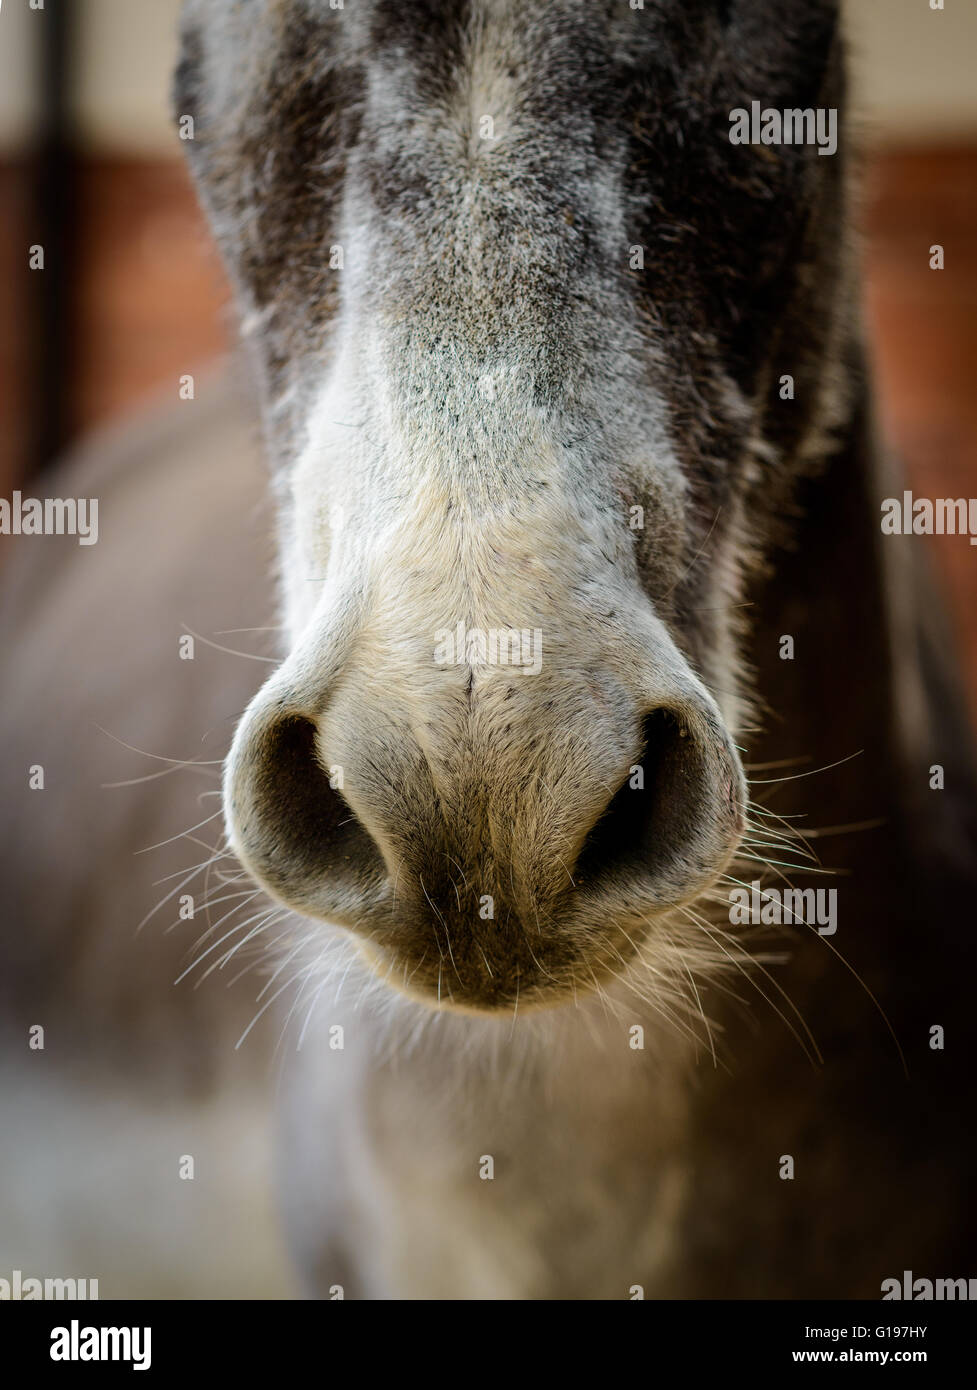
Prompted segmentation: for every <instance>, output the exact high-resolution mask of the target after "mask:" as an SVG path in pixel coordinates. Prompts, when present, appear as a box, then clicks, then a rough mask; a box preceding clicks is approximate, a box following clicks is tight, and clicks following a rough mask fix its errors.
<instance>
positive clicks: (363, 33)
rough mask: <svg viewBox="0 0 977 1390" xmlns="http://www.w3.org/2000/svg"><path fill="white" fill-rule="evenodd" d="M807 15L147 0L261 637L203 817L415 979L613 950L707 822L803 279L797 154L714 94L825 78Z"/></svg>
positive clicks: (741, 665)
mask: <svg viewBox="0 0 977 1390" xmlns="http://www.w3.org/2000/svg"><path fill="white" fill-rule="evenodd" d="M835 9H836V6H835V4H834V3H831V2H830V0H725V3H724V2H723V0H643V3H637V0H635V3H634V4H629V3H628V0H598V3H595V2H594V0H411V3H404V0H345V3H343V0H188V3H187V6H186V11H185V16H184V24H183V58H182V61H181V63H180V67H179V71H178V76H177V86H176V108H177V111H178V113H179V114H180V115H191V116H192V117H193V139H192V140H188V142H187V149H188V151H189V155H190V159H191V163H192V167H193V171H194V174H195V177H196V179H197V182H198V185H199V188H200V192H201V196H202V199H203V201H204V203H205V206H206V208H207V210H208V213H209V215H210V218H211V221H212V224H213V226H214V229H215V232H216V235H217V237H218V240H219V243H220V245H221V248H222V251H223V254H224V257H225V260H226V263H227V265H228V267H229V270H230V273H231V276H232V279H233V282H234V285H235V288H236V293H237V296H238V299H239V304H240V308H241V317H242V324H243V332H244V335H245V337H246V339H247V340H248V341H249V343H250V346H251V348H252V350H253V355H254V358H255V362H256V367H257V378H258V380H259V382H260V385H261V392H262V407H263V418H264V425H265V433H266V438H267V444H268V449H269V453H270V455H271V457H272V462H273V464H274V468H275V474H276V478H277V480H278V482H277V487H278V495H279V505H280V511H281V523H280V532H281V557H282V558H281V566H282V577H283V597H284V608H285V618H286V627H287V633H288V650H287V654H286V655H285V659H284V662H283V664H282V665H281V666H280V667H279V668H278V669H277V670H276V671H275V673H274V674H273V676H272V677H271V679H270V680H269V681H268V682H267V684H266V685H265V686H264V688H263V689H262V690H261V692H260V693H259V694H258V696H257V697H256V698H255V700H254V701H253V703H252V705H251V706H250V708H249V709H248V711H247V712H246V714H245V716H244V718H243V720H242V722H241V724H240V727H239V729H238V731H237V735H236V738H235V742H234V746H233V749H232V752H231V755H230V758H229V761H228V765H227V772H226V782H225V801H226V815H227V822H228V827H229V833H230V839H231V843H232V844H233V846H234V848H235V850H236V851H237V853H238V854H239V856H240V858H241V859H242V861H243V862H244V864H245V865H246V866H247V867H248V868H249V869H250V870H251V871H252V872H253V873H254V875H255V876H256V877H257V879H258V880H259V881H260V882H261V883H262V884H263V885H264V886H266V887H267V888H268V889H269V890H270V891H271V893H272V894H274V895H275V896H276V897H278V898H279V899H281V900H282V901H284V902H285V903H286V904H288V905H290V906H292V907H294V908H295V909H296V910H297V911H299V912H300V913H301V914H303V915H304V916H306V917H308V918H312V919H319V920H321V921H323V922H328V923H331V924H335V925H337V926H339V927H342V928H345V929H347V930H348V931H349V932H350V933H352V934H353V935H354V936H355V938H356V939H357V941H358V942H359V943H360V945H361V947H362V949H363V951H364V952H365V954H366V955H367V957H368V958H369V960H370V961H371V963H372V965H373V966H374V967H375V969H376V970H377V971H378V973H379V974H380V975H381V976H383V977H384V978H387V979H389V981H390V983H391V984H392V985H394V986H396V987H399V988H401V989H405V990H407V991H408V992H409V993H411V994H413V995H415V996H418V997H421V998H423V999H424V1000H426V1001H427V1002H429V1003H431V1004H437V1003H438V1002H439V1001H440V1003H441V1004H443V1005H445V1006H447V1007H452V1006H453V1007H457V1008H462V1009H475V1010H481V1011H492V1010H497V1009H501V1008H506V1009H511V1008H512V1007H513V1005H514V1004H518V1006H519V1007H520V1008H523V1007H525V1006H532V1005H534V1004H535V1005H542V1004H549V1003H554V1002H559V1001H560V1000H562V999H564V998H566V997H567V996H569V995H570V994H571V992H572V991H575V990H577V989H581V990H585V989H587V988H589V987H592V986H593V985H594V983H595V982H600V981H601V980H602V979H604V978H606V977H608V976H609V975H612V974H616V973H620V972H621V971H622V970H626V969H628V968H634V967H635V965H636V964H637V959H636V958H640V959H642V960H653V959H654V956H655V952H656V950H660V951H661V952H663V953H665V952H666V951H667V950H671V949H674V944H675V942H676V941H678V942H679V943H681V931H680V929H679V927H678V926H676V921H677V920H678V919H677V917H676V909H678V908H680V907H681V906H682V905H684V904H687V903H689V902H690V901H691V900H692V899H694V898H695V897H696V896H697V895H699V894H701V893H702V892H704V891H705V890H706V889H708V888H709V887H710V885H712V884H713V883H714V882H715V881H716V879H717V877H718V875H720V874H721V873H722V871H723V869H724V867H725V866H726V864H727V862H728V861H729V859H730V857H731V855H732V854H733V853H734V852H735V849H736V846H737V844H738V842H739V839H740V836H741V834H742V832H743V825H744V805H745V791H744V779H743V774H742V770H741V767H740V763H739V759H738V755H737V750H736V747H735V746H734V743H733V735H734V734H735V733H736V731H737V728H742V720H743V711H744V710H745V709H747V708H749V702H750V698H751V695H750V691H749V687H748V675H747V672H746V670H745V662H744V660H743V659H742V657H741V653H740V648H741V645H742V643H743V639H744V627H743V613H744V611H745V610H746V598H745V594H746V593H747V585H748V584H749V581H750V578H751V576H752V575H753V574H755V573H757V571H758V568H759V567H762V566H763V565H764V564H765V557H766V556H767V555H768V553H769V549H770V546H771V544H772V542H773V540H774V539H775V536H776V528H777V522H778V518H779V517H780V516H781V515H782V514H783V512H784V511H785V509H786V507H787V505H788V502H789V498H790V494H791V487H792V481H793V479H794V477H796V475H797V474H798V473H799V472H801V471H802V470H804V469H809V468H810V467H811V466H812V464H813V463H814V462H815V461H816V460H817V458H818V457H819V456H820V454H822V453H823V451H824V449H825V447H826V444H825V440H826V430H825V424H826V421H827V418H828V412H829V409H833V408H834V405H832V402H834V404H835V405H836V401H835V395H836V393H835V392H834V387H833V383H832V381H831V379H830V372H829V370H828V367H829V365H830V362H831V360H832V358H833V357H835V356H837V353H838V351H839V349H840V348H841V347H843V346H844V342H843V341H841V337H840V335H841V334H843V333H845V332H846V329H845V322H846V313H845V304H846V296H845V293H844V287H843V284H842V279H843V277H842V273H841V266H842V257H841V252H840V250H839V247H840V243H841V241H842V240H843V238H842V235H841V234H842V232H843V199H842V182H843V181H842V177H841V173H840V164H841V159H840V156H839V155H835V156H834V157H832V158H821V157H820V156H819V151H818V148H817V147H816V146H812V145H806V146H805V145H800V144H798V145H780V146H776V145H772V144H762V143H761V144H750V143H743V144H735V143H732V142H731V139H730V132H731V128H732V127H731V112H733V111H736V110H738V109H740V108H744V109H750V107H751V103H752V102H753V101H759V102H760V103H761V105H762V106H763V107H764V108H772V109H788V108H792V109H793V108H798V109H799V108H815V107H819V108H824V107H831V108H837V106H838V105H839V99H840V81H841V79H840V76H839V73H840V59H839V54H838V48H837V35H836V14H835ZM784 375H789V376H790V377H791V379H792V381H793V383H794V389H793V391H792V393H790V395H791V397H792V398H791V399H785V392H784V389H783V387H782V384H781V378H782V377H783V376H784ZM693 930H694V929H693V928H692V927H691V926H689V927H687V928H686V931H687V932H688V933H689V935H690V936H691V933H692V932H693Z"/></svg>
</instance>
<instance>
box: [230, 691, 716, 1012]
mask: <svg viewBox="0 0 977 1390" xmlns="http://www.w3.org/2000/svg"><path fill="white" fill-rule="evenodd" d="M512 703H513V702H512V701H509V702H507V704H509V705H511V704H512ZM514 703H515V707H514V708H513V709H512V710H511V718H509V719H508V722H507V723H506V724H505V725H504V726H503V725H498V726H494V727H492V728H491V729H490V735H489V736H487V737H486V739H485V741H484V742H483V743H482V744H481V745H476V744H472V745H470V746H469V747H467V748H465V747H463V746H462V745H463V744H464V739H463V737H462V734H461V727H460V724H459V726H458V727H456V728H450V727H449V726H450V725H451V723H452V718H451V715H450V714H445V715H444V716H443V721H442V722H443V725H444V727H442V728H440V729H432V730H429V731H428V735H427V737H428V739H429V740H430V742H429V743H428V746H426V747H425V748H424V749H423V751H422V748H421V744H420V742H419V741H418V740H417V738H416V737H414V736H413V735H412V733H411V731H410V730H409V728H407V727H401V728H395V727H394V726H393V725H392V724H389V723H385V722H384V719H385V717H387V718H389V716H384V715H383V714H382V713H381V710H380V708H379V707H376V708H374V709H372V710H371V709H370V708H369V707H368V705H367V703H366V697H365V696H362V698H361V696H360V695H357V696H356V697H354V698H352V699H349V700H347V702H346V703H344V704H343V705H342V706H341V710H340V712H339V713H338V714H337V713H332V714H330V715H327V716H312V717H310V715H309V714H308V713H307V712H303V711H302V710H301V709H300V708H298V707H297V706H296V705H295V704H294V703H290V702H289V700H288V699H287V698H285V699H283V698H281V696H280V695H278V694H276V695H274V696H273V697H272V698H270V699H268V698H262V697H261V696H259V697H258V699H257V701H256V702H255V704H254V705H253V706H252V708H251V709H250V710H249V712H248V713H247V714H246V716H245V718H244V720H243V721H242V725H241V727H240V728H239V730H238V734H237V737H236V739H235V744H234V748H233V749H232V753H231V757H230V759H229V762H228V768H227V773H226V787H225V803H226V810H227V819H228V825H229V830H230V836H231V840H232V843H233V845H234V848H235V850H236V851H237V853H238V854H239V856H240V857H241V859H242V860H243V862H244V863H245V864H246V866H247V867H248V868H249V869H250V870H251V871H252V872H253V873H254V874H255V876H256V877H257V878H258V879H259V880H260V881H261V882H262V883H263V884H264V885H265V886H266V887H267V888H268V889H270V890H271V891H272V892H273V893H274V894H275V895H276V896H277V897H279V898H280V899H282V900H283V901H284V902H286V903H287V904H288V905H290V906H292V907H293V908H295V909H296V910H298V911H299V912H301V913H303V914H305V915H308V916H312V917H317V918H320V919H322V920H324V921H327V922H332V923H335V924H337V925H340V926H345V927H347V928H350V929H351V930H353V931H355V932H358V933H360V934H362V935H363V936H364V937H367V938H369V940H370V941H371V943H372V944H373V946H374V947H375V948H377V950H378V951H379V953H380V955H381V956H383V957H384V958H385V959H386V960H387V961H388V964H390V965H391V967H393V966H394V965H396V970H393V969H391V971H390V975H391V980H392V982H394V983H396V982H397V980H396V978H395V976H400V975H402V976H407V975H408V973H409V974H410V976H411V978H412V979H413V980H414V988H415V990H416V989H421V990H422V992H423V990H424V989H425V988H426V987H427V988H429V992H431V993H433V991H434V988H435V984H434V976H435V974H438V969H437V967H438V961H439V958H447V956H448V955H450V960H451V976H452V978H451V981H450V983H449V984H448V985H447V990H448V992H449V993H450V995H451V998H452V999H453V1000H455V1001H456V1002H457V1000H458V998H460V999H462V1000H463V1001H467V1002H468V1003H473V1004H475V1005H476V1006H477V1007H492V1006H496V1005H500V1004H504V1003H506V1002H507V1001H508V1000H510V999H511V998H512V996H513V992H515V993H516V994H518V992H519V991H520V990H522V995H523V997H527V996H529V997H531V995H532V993H533V989H534V988H535V989H536V991H537V993H538V994H539V996H540V998H542V997H543V996H544V995H546V994H547V993H553V992H554V988H551V986H553V982H556V981H559V980H564V979H566V978H569V974H568V971H569V972H570V973H572V971H573V969H574V968H575V958H576V956H577V955H579V953H580V952H581V951H583V950H585V949H587V950H589V949H591V947H592V946H593V944H594V943H595V942H598V943H599V942H600V941H601V940H604V939H605V938H606V940H607V942H608V943H610V942H611V941H612V940H613V941H614V942H615V943H616V944H615V945H614V950H615V952H616V953H617V956H618V959H619V958H620V941H621V940H623V939H624V936H626V937H627V939H628V940H630V939H631V929H633V926H634V924H635V923H636V922H637V923H642V922H643V923H647V922H648V920H649V917H650V915H651V914H653V913H655V912H660V911H661V910H662V909H664V908H668V907H670V906H674V905H676V904H679V903H682V902H683V901H685V900H687V899H689V898H690V897H692V896H693V895H694V894H695V893H696V892H698V891H700V890H701V889H702V888H703V887H704V886H705V885H706V884H707V883H709V882H710V881H711V880H712V879H713V878H714V877H715V875H716V874H717V873H718V872H719V871H720V870H721V869H722V867H723V865H724V864H725V862H726V860H727V859H728V857H729V855H730V854H731V852H732V850H733V848H734V846H735V843H736V841H737V839H738V836H739V834H740V831H741V825H742V806H743V782H742V773H741V771H740V769H739V765H738V761H737V758H736V753H735V750H734V748H733V746H732V744H731V742H730V739H729V736H728V734H727V733H726V732H725V730H724V728H723V726H722V722H721V719H720V717H719V715H718V711H717V710H716V709H715V707H714V706H713V705H712V704H711V702H710V701H709V699H708V696H706V695H705V694H704V692H701V691H699V690H696V689H695V688H694V687H693V686H692V685H690V684H689V683H685V684H684V686H683V687H682V688H680V689H677V690H676V691H675V692H673V693H672V695H671V697H670V698H668V699H660V700H659V701H658V702H657V703H654V704H653V705H652V706H651V707H650V708H647V709H646V710H645V711H642V709H641V708H640V706H638V705H636V704H634V703H633V702H631V701H629V700H625V699H623V698H621V699H619V700H617V701H616V702H615V701H611V700H607V699H604V700H601V701H600V702H599V704H598V706H596V707H592V708H590V709H589V710H588V709H585V708H583V707H581V706H580V705H577V706H574V707H572V710H571V712H567V711H564V712H563V714H562V717H561V718H560V719H558V720H554V719H553V717H552V710H550V711H547V709H546V708H545V706H546V704H547V703H549V704H550V705H552V704H553V703H554V702H553V701H552V700H550V701H549V702H547V701H545V700H544V701H542V706H543V707H542V708H540V707H539V705H540V702H539V701H538V700H537V698H536V697H535V696H534V695H533V693H532V690H531V687H530V684H529V683H526V684H525V685H523V686H521V687H519V689H518V692H517V695H516V698H515V702H514ZM454 708H455V713H456V714H457V716H458V719H459V721H460V720H461V718H462V714H463V711H464V706H463V705H462V704H461V703H460V702H459V703H458V705H457V706H456V707H454ZM520 715H521V716H522V717H520ZM492 734H494V735H495V737H494V738H493V737H492V736H491V735H492ZM438 735H440V736H441V737H442V740H443V745H444V747H446V748H447V747H450V748H453V749H454V750H455V752H456V754H457V756H456V758H455V760H454V762H453V763H451V764H450V766H448V767H447V771H446V770H445V769H444V768H442V770H441V775H440V777H439V776H438V775H436V773H435V772H432V763H434V764H436V762H437V759H436V757H435V756H434V755H433V754H432V751H431V750H432V747H434V746H436V743H437V737H438ZM469 736H470V735H469ZM327 747H328V748H331V749H332V753H333V754H334V758H333V756H331V755H330V753H329V752H328V751H325V749H326V748H327ZM625 922H626V923H627V924H629V929H628V930H627V931H625V933H624V936H621V931H622V930H623V929H624V923H625ZM587 942H589V943H590V945H589V946H585V943H587ZM436 948H437V949H436ZM401 966H403V967H404V968H403V970H401ZM432 972H433V973H432ZM437 989H438V993H439V996H440V995H441V993H442V982H441V978H440V974H438V979H437ZM555 992H557V993H558V992H559V991H558V990H556V991H555Z"/></svg>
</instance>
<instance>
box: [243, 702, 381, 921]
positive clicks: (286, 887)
mask: <svg viewBox="0 0 977 1390" xmlns="http://www.w3.org/2000/svg"><path fill="white" fill-rule="evenodd" d="M337 774H339V775H338V776H337ZM340 782H341V770H339V769H331V770H327V769H326V768H325V767H323V765H322V763H321V761H320V759H319V756H318V753H317V750H316V728H315V725H314V724H312V723H311V721H309V720H308V719H306V718H304V717H302V716H299V715H295V714H284V715H283V714H279V715H278V716H277V717H274V718H272V719H269V720H258V721H257V722H256V727H255V728H254V729H253V730H252V732H251V733H250V736H249V737H248V738H247V739H246V740H245V742H244V745H243V746H242V747H241V748H240V749H239V750H237V751H236V752H235V753H232V760H231V768H230V775H229V784H228V791H227V807H228V819H229V822H230V824H231V827H232V832H233V839H234V842H235V848H236V849H237V851H238V853H239V854H240V855H241V857H242V859H243V860H244V861H245V862H246V863H247V865H248V867H249V868H251V870H252V871H253V872H254V873H255V874H256V875H257V876H258V877H259V878H260V879H261V880H262V881H263V882H264V884H265V885H266V886H267V887H268V888H270V889H271V890H272V892H274V893H277V894H278V895H279V896H280V897H282V898H284V899H285V900H286V901H287V902H288V903H289V904H290V905H292V906H294V907H296V908H299V909H300V910H307V911H316V912H321V911H324V910H325V907H326V905H325V901H324V900H325V899H326V898H328V899H329V900H330V902H331V903H332V904H337V903H338V904H339V906H335V905H332V906H330V907H329V909H328V910H329V911H331V912H332V913H333V914H334V915H336V914H338V913H339V912H341V911H342V907H341V904H342V901H343V899H344V897H346V896H347V894H348V890H349V889H350V888H351V887H352V886H353V885H354V884H355V883H357V882H358V881H360V880H361V879H363V878H364V877H372V878H374V879H378V878H379V877H381V876H382V875H383V873H384V869H383V862H382V859H381V856H380V853H379V850H378V849H377V847H376V845H375V843H374V841H373V839H372V837H371V836H370V835H369V834H368V833H367V831H366V830H364V828H363V827H362V825H361V824H360V822H359V820H358V819H357V817H356V815H355V814H354V812H353V811H352V810H351V808H350V806H349V804H348V802H347V801H346V800H345V798H344V797H343V795H342V791H341V790H340ZM354 896H355V895H354ZM337 920H339V917H338V915H337Z"/></svg>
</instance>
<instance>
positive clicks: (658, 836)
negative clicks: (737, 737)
mask: <svg viewBox="0 0 977 1390" xmlns="http://www.w3.org/2000/svg"><path fill="white" fill-rule="evenodd" d="M700 723H701V721H700V720H699V719H697V718H692V719H690V718H687V717H685V716H683V715H682V714H681V713H680V712H678V711H673V710H669V709H655V710H652V711H651V712H650V713H649V714H647V715H646V716H645V718H644V722H643V726H642V734H643V751H642V753H641V756H640V758H639V759H638V760H637V762H635V763H634V764H632V766H631V768H630V769H629V771H628V773H627V776H626V777H625V779H624V782H623V783H622V785H621V787H620V788H619V789H618V791H617V792H616V794H615V795H614V797H613V798H612V800H611V801H610V803H609V804H608V806H607V809H606V810H605V812H604V814H603V815H602V816H601V818H600V820H599V821H598V822H597V824H596V825H595V826H594V828H593V830H592V831H591V832H590V835H589V836H588V838H587V841H586V843H585V845H584V848H583V851H582V852H581V854H580V857H579V859H578V860H577V870H576V873H575V875H574V876H575V877H576V878H577V879H578V881H579V882H581V883H584V882H588V881H589V882H591V883H593V882H594V881H595V880H597V879H598V878H602V879H606V877H607V876H608V875H609V874H618V875H624V876H626V877H631V876H640V877H641V878H642V879H644V880H645V881H646V882H647V883H648V884H650V885H653V887H654V894H655V896H656V897H660V899H661V900H662V901H668V900H672V899H675V898H681V897H684V896H685V894H686V893H687V892H688V891H689V889H690V888H691V887H692V886H694V885H695V884H696V883H697V882H699V881H700V880H702V879H703V878H705V877H708V876H710V875H711V874H712V873H714V872H716V871H717V870H718V868H719V867H721V864H722V862H723V860H724V859H725V857H726V855H727V854H728V852H729V850H730V849H731V847H732V843H733V841H734V839H735V837H736V834H737V831H738V815H739V812H738V806H735V805H734V806H732V807H731V805H730V798H729V788H730V787H731V786H734V785H735V782H736V773H735V770H734V767H733V764H732V760H731V757H730V753H729V750H728V749H727V748H726V747H725V746H724V745H723V744H722V743H721V741H720V740H718V739H714V738H712V737H710V736H709V734H708V733H707V732H706V731H705V730H704V729H701V728H699V727H698V725H699V724H700ZM734 800H735V797H734Z"/></svg>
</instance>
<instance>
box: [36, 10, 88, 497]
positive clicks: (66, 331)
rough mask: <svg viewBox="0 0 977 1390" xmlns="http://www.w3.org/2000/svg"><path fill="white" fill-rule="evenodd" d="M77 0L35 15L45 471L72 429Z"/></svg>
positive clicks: (39, 401) (39, 414) (40, 439)
mask: <svg viewBox="0 0 977 1390" xmlns="http://www.w3.org/2000/svg"><path fill="white" fill-rule="evenodd" d="M76 4H77V0H47V4H46V5H45V7H44V9H43V10H41V11H37V12H36V13H35V18H36V20H37V22H38V24H39V25H40V27H41V35H40V44H39V69H38V75H39V83H38V85H39V88H40V108H41V109H40V116H39V128H38V141H37V147H36V152H35V157H34V167H33V181H32V182H33V188H32V199H31V202H32V216H31V220H30V226H31V237H30V239H31V242H32V243H35V242H36V243H40V244H41V245H42V246H43V247H44V270H43V271H33V272H32V273H31V290H32V295H31V318H32V321H33V330H34V331H33V353H32V358H33V361H32V374H31V377H32V379H31V387H30V390H31V394H30V400H31V428H30V432H29V446H28V449H29V452H28V467H29V468H30V469H31V470H32V471H34V472H36V471H38V470H40V469H42V468H44V467H45V466H46V465H47V464H48V463H50V461H51V459H52V458H54V457H55V456H56V455H57V453H58V452H59V451H60V450H61V449H62V448H63V446H64V444H65V443H66V441H67V439H68V435H69V432H70V418H69V407H70V399H71V385H72V365H73V359H74V351H73V328H74V322H73V320H74V313H73V310H74V297H73V294H72V286H73V283H74V277H73V270H74V262H75V256H76V251H77V245H78V227H77V218H76V213H77V170H76V164H75V149H74V143H73V140H72V132H71V117H70V112H69V89H70V79H71V57H72V46H71V38H72V34H71V24H72V20H71V11H72V8H73V6H75V5H76Z"/></svg>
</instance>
